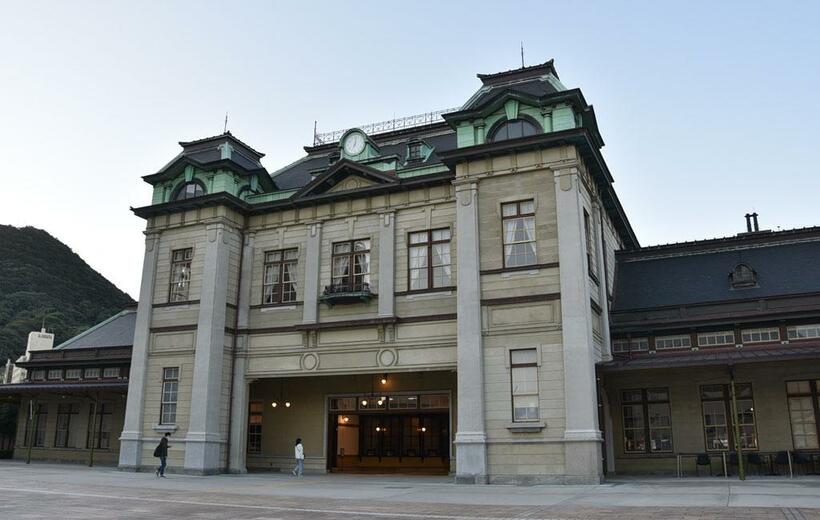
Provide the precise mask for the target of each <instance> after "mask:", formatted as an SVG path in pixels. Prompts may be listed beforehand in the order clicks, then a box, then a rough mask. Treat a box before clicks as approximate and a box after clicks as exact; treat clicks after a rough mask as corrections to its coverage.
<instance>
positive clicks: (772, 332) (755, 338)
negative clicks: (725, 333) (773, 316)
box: [741, 327, 780, 343]
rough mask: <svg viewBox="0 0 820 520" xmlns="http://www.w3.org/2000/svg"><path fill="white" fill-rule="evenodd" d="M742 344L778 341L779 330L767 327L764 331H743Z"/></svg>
mask: <svg viewBox="0 0 820 520" xmlns="http://www.w3.org/2000/svg"><path fill="white" fill-rule="evenodd" d="M741 337H742V338H743V343H768V342H772V341H780V329H778V328H777V327H768V328H765V329H744V330H743V332H742V333H741Z"/></svg>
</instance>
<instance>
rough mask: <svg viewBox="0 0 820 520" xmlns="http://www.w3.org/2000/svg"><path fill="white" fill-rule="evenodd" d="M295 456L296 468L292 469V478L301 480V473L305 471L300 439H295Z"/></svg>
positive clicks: (303, 452)
mask: <svg viewBox="0 0 820 520" xmlns="http://www.w3.org/2000/svg"><path fill="white" fill-rule="evenodd" d="M293 451H294V454H295V455H296V467H295V468H293V471H292V473H293V476H295V477H299V478H302V473H304V471H305V448H304V446H302V439H296V447H295V448H294V450H293Z"/></svg>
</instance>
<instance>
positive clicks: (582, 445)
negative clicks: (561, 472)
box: [564, 434, 604, 484]
mask: <svg viewBox="0 0 820 520" xmlns="http://www.w3.org/2000/svg"><path fill="white" fill-rule="evenodd" d="M599 436H600V434H599ZM602 459H603V457H602V455H601V441H600V440H590V441H575V442H567V443H565V444H564V461H565V462H564V464H565V471H566V475H565V477H564V482H565V483H566V484H600V483H601V482H602V481H603V477H604V475H603V460H602Z"/></svg>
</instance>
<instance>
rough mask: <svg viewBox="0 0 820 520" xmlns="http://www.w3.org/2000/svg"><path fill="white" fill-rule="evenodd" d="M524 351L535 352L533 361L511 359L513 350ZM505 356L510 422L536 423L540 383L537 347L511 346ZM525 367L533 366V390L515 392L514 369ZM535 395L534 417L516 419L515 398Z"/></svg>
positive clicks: (539, 402) (539, 401)
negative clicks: (508, 363)
mask: <svg viewBox="0 0 820 520" xmlns="http://www.w3.org/2000/svg"><path fill="white" fill-rule="evenodd" d="M525 351H532V352H533V353H534V354H535V361H533V362H530V363H516V362H514V361H513V353H514V352H525ZM507 352H508V353H507V356H508V359H509V361H510V405H511V412H512V422H513V423H515V424H519V423H524V424H526V423H537V422H539V421H540V420H541V385H540V382H539V380H538V356H539V352H538V349H537V348H535V347H529V348H511V349H509V350H508V351H507ZM527 368H535V392H524V393H521V392H519V393H516V392H515V370H516V369H527ZM530 396H535V403H536V405H535V413H536V417H535V418H526V419H517V418H516V416H515V410H516V408H515V398H516V397H530Z"/></svg>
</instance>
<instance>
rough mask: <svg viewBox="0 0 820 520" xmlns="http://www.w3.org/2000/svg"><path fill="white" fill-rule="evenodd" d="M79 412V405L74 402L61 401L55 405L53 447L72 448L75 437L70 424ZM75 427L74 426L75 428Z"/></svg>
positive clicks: (74, 445)
mask: <svg viewBox="0 0 820 520" xmlns="http://www.w3.org/2000/svg"><path fill="white" fill-rule="evenodd" d="M79 413H80V406H79V405H78V404H76V403H64V404H63V403H61V404H58V405H57V428H56V431H55V433H54V447H55V448H74V447H76V439H75V438H74V433H75V432H74V430H73V429H72V428H71V426H72V425H73V424H74V423H75V421H76V419H77V417H76V416H77V414H79ZM75 429H76V428H75Z"/></svg>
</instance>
